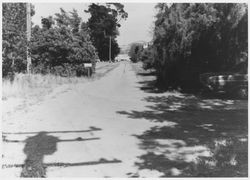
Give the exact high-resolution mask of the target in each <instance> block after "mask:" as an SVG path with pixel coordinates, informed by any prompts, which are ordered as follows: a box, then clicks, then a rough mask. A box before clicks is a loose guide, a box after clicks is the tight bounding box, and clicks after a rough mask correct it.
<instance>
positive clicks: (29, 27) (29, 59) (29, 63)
mask: <svg viewBox="0 0 250 180" xmlns="http://www.w3.org/2000/svg"><path fill="white" fill-rule="evenodd" d="M26 5H27V9H26V13H27V19H26V25H27V42H28V43H29V42H30V38H31V16H30V12H31V10H30V3H27V4H26ZM30 68H31V57H30V54H29V46H27V72H28V74H30Z"/></svg>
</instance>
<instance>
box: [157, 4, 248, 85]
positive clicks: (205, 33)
mask: <svg viewBox="0 0 250 180" xmlns="http://www.w3.org/2000/svg"><path fill="white" fill-rule="evenodd" d="M156 9H157V11H158V13H157V15H156V21H155V30H154V38H153V46H154V49H155V52H156V53H154V54H155V55H154V58H153V60H152V61H153V64H154V67H155V69H156V72H157V80H158V84H161V85H163V86H165V87H168V88H169V87H170V88H177V87H180V86H181V87H182V88H195V87H196V88H197V87H199V75H200V74H202V73H204V72H220V71H229V70H230V69H232V68H233V67H234V66H235V65H236V64H237V63H238V62H240V61H242V60H240V59H247V58H246V57H247V44H248V42H247V39H248V38H247V6H246V4H236V3H225V4H223V3H218V4H213V3H196V4H195V3H181V4H176V3H173V4H171V5H168V4H164V3H160V4H158V5H157V6H156ZM243 37H244V38H243Z"/></svg>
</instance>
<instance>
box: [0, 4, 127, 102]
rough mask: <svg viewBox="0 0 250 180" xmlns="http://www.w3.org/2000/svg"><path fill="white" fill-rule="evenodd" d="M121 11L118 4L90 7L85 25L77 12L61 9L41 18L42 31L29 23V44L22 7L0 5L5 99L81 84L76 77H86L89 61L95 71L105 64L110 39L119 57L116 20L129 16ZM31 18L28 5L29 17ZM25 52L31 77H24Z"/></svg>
mask: <svg viewBox="0 0 250 180" xmlns="http://www.w3.org/2000/svg"><path fill="white" fill-rule="evenodd" d="M123 7H124V6H123V5H122V4H120V3H106V4H94V3H92V4H90V5H89V8H88V10H87V11H86V13H90V15H91V16H90V18H89V20H88V22H83V20H82V19H81V17H80V16H79V14H78V12H77V11H76V10H75V9H73V10H72V11H70V12H66V11H65V10H64V9H62V8H61V9H60V12H58V13H56V14H54V15H53V16H52V15H50V16H48V17H42V18H41V24H42V26H41V27H40V26H38V25H34V24H32V29H31V40H30V42H28V41H27V26H26V23H27V19H26V14H27V12H26V11H27V9H26V3H3V42H2V45H3V53H2V54H3V56H2V58H3V61H2V77H3V98H4V99H6V98H7V97H9V96H11V97H13V96H20V94H23V93H24V92H25V93H26V94H27V93H28V92H31V91H32V92H35V91H36V92H37V91H38V89H39V88H41V89H44V88H45V87H48V86H49V87H54V85H55V86H57V85H58V84H64V83H72V82H82V81H83V80H82V78H80V77H82V76H85V75H87V73H88V72H87V69H86V67H85V65H84V64H85V63H91V64H92V71H93V72H94V71H95V66H96V61H97V60H98V59H100V60H102V61H108V60H109V54H108V52H109V49H108V48H109V38H108V37H109V36H111V37H112V42H111V46H112V59H114V58H115V57H116V56H117V55H118V53H119V47H118V44H117V41H116V37H117V36H118V34H119V33H118V28H119V27H120V24H119V21H120V20H121V19H126V18H127V16H128V14H127V13H126V12H125V11H124V10H123ZM34 14H35V7H34V6H32V5H31V16H33V15H34ZM101 14H102V15H101ZM99 41H101V42H99ZM103 47H104V48H103ZM27 48H28V49H29V51H27ZM27 54H29V55H30V57H31V60H32V67H31V74H26V71H27ZM77 77H79V78H77ZM32 89H34V90H32Z"/></svg>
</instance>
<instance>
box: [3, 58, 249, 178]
mask: <svg viewBox="0 0 250 180" xmlns="http://www.w3.org/2000/svg"><path fill="white" fill-rule="evenodd" d="M139 68H140V66H139V65H135V64H131V63H130V62H120V63H116V64H113V68H111V69H110V70H109V71H108V72H106V73H105V71H103V77H101V76H100V78H97V79H96V80H93V81H89V82H86V83H79V84H75V85H74V86H68V87H64V88H63V89H60V90H59V91H58V90H55V91H53V92H52V93H50V94H49V95H48V96H46V97H45V98H44V99H43V101H41V102H37V103H36V104H33V105H31V106H27V107H26V108H22V109H20V110H16V111H15V113H11V114H7V115H5V116H4V119H3V123H2V125H3V126H2V127H3V128H2V129H3V137H4V141H3V158H2V160H3V161H2V162H3V165H2V176H3V177H8V178H10V177H161V176H181V175H184V176H185V175H187V174H184V171H185V170H186V169H187V168H188V167H189V166H191V165H192V164H193V163H195V162H196V158H197V157H207V156H211V152H210V150H209V147H208V146H207V144H209V143H211V142H212V141H213V140H215V139H220V138H228V137H237V138H238V139H240V140H241V141H242V142H247V101H235V100H217V99H213V100H210V99H205V100H203V99H199V98H197V97H194V96H191V95H189V96H187V95H183V94H181V93H178V92H167V93H158V92H154V90H152V89H151V87H150V86H149V85H148V84H150V81H151V80H152V77H151V76H149V75H148V74H143V73H138V72H139V70H138V69H139ZM97 71H98V69H97ZM151 90H152V91H151ZM215 122H216V123H215ZM244 148H245V149H244ZM244 148H242V149H241V150H240V151H242V152H243V153H245V151H247V146H246V147H245V146H244Z"/></svg>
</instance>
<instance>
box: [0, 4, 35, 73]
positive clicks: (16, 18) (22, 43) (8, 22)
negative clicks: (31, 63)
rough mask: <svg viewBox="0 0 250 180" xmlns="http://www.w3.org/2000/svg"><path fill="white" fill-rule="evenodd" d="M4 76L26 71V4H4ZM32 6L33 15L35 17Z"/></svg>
mask: <svg viewBox="0 0 250 180" xmlns="http://www.w3.org/2000/svg"><path fill="white" fill-rule="evenodd" d="M2 8H3V9H2V10H3V12H2V13H3V14H2V15H3V17H2V25H3V26H2V58H3V59H2V60H3V61H2V75H3V77H5V76H7V75H8V74H9V73H10V72H13V71H14V72H24V71H25V70H26V57H27V55H26V47H27V39H26V3H3V4H2ZM34 14H35V11H34V7H33V6H31V15H34Z"/></svg>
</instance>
